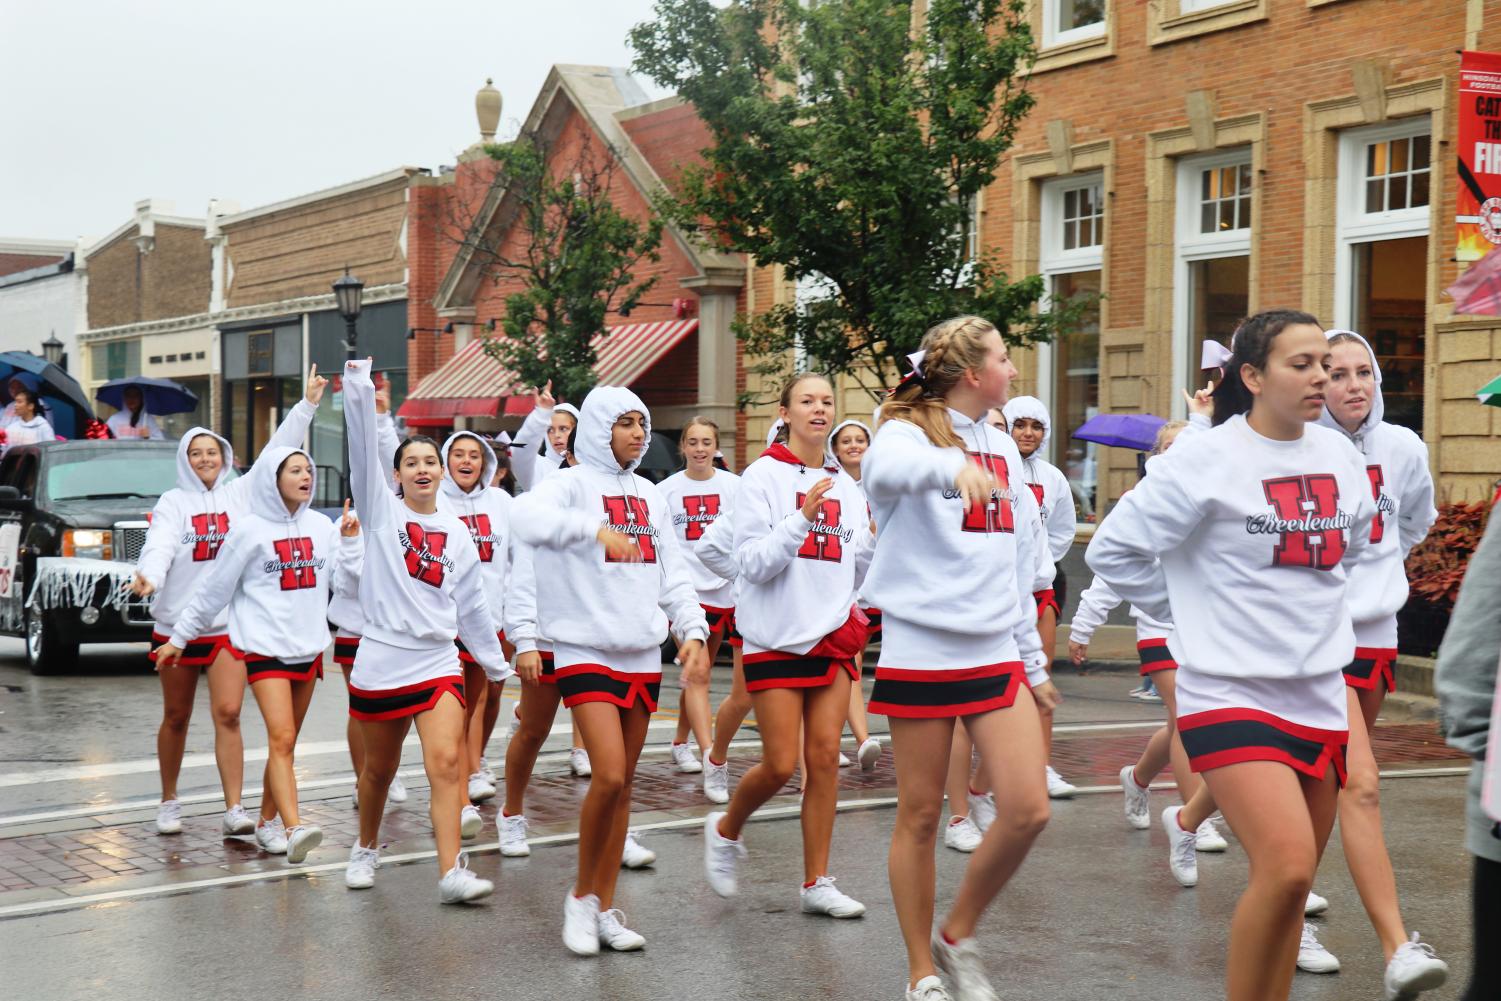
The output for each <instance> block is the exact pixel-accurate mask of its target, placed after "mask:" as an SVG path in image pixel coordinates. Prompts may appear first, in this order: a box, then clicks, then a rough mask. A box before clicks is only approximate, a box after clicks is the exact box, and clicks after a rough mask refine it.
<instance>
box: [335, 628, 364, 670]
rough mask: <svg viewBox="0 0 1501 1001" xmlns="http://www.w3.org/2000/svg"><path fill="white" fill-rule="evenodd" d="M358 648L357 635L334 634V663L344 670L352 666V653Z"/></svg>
mask: <svg viewBox="0 0 1501 1001" xmlns="http://www.w3.org/2000/svg"><path fill="white" fill-rule="evenodd" d="M359 649H360V638H359V637H358V636H335V637H334V663H335V664H338V665H339V666H340V667H342V668H344V670H346V671H347V670H349V669H350V668H351V667H353V666H354V655H355V653H356V652H358V651H359Z"/></svg>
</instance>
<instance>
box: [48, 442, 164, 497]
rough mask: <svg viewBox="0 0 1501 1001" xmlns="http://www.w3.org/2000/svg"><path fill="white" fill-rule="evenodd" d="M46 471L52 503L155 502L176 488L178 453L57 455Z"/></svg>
mask: <svg viewBox="0 0 1501 1001" xmlns="http://www.w3.org/2000/svg"><path fill="white" fill-rule="evenodd" d="M46 467H47V498H48V499H49V500H53V501H66V500H103V499H105V498H110V497H119V498H125V497H149V498H155V497H158V496H160V495H161V494H163V493H165V492H166V491H168V490H171V489H172V488H173V487H175V486H177V453H176V452H175V451H168V450H166V449H152V450H150V451H149V452H147V451H146V450H144V449H141V450H137V449H123V450H121V452H120V454H111V453H110V452H108V451H105V450H103V449H100V450H98V451H79V452H70V453H67V454H59V453H56V452H54V453H53V454H52V455H49V456H48V457H47V463H46Z"/></svg>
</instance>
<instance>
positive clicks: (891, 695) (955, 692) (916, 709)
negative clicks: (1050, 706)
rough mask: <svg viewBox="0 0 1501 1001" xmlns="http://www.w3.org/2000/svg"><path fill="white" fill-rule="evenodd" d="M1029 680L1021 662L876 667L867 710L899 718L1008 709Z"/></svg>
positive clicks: (945, 715) (950, 715)
mask: <svg viewBox="0 0 1501 1001" xmlns="http://www.w3.org/2000/svg"><path fill="white" fill-rule="evenodd" d="M1026 683H1027V672H1026V670H1025V668H1024V667H1023V666H1022V663H1021V661H1019V660H1018V661H1006V662H1003V663H1000V664H986V665H984V666H981V667H966V668H958V669H953V670H930V671H924V670H912V669H907V668H899V667H878V668H876V683H875V688H874V689H873V690H872V691H871V696H870V706H869V709H870V711H871V712H873V713H879V714H881V715H883V716H893V717H896V718H898V719H941V718H948V717H954V716H973V715H976V714H978V713H986V712H990V711H992V710H995V709H1006V708H1008V707H1010V706H1012V705H1014V704H1015V702H1016V697H1017V693H1019V692H1020V691H1021V689H1022V686H1023V685H1025V684H1026Z"/></svg>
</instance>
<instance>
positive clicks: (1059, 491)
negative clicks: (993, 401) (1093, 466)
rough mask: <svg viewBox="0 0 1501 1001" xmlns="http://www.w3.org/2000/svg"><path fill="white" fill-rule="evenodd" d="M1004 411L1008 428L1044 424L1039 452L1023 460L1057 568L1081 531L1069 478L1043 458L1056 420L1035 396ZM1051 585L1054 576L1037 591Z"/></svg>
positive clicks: (1008, 404) (1011, 402) (1020, 399)
mask: <svg viewBox="0 0 1501 1001" xmlns="http://www.w3.org/2000/svg"><path fill="white" fill-rule="evenodd" d="M1002 412H1003V413H1005V415H1006V426H1007V427H1011V426H1012V425H1013V424H1014V423H1015V422H1016V421H1017V419H1018V418H1023V417H1025V418H1027V419H1028V420H1034V421H1037V422H1038V423H1039V424H1041V425H1042V441H1041V442H1039V443H1038V445H1037V451H1035V452H1033V453H1032V454H1031V455H1029V456H1027V457H1026V458H1025V459H1023V460H1022V471H1023V475H1024V476H1025V477H1026V480H1027V484H1028V485H1029V486H1030V487H1031V488H1032V496H1033V497H1035V498H1036V499H1037V506H1038V508H1039V509H1040V510H1041V512H1042V523H1043V526H1044V527H1045V529H1046V531H1047V536H1048V554H1049V555H1050V556H1051V557H1052V560H1053V563H1054V565H1057V564H1058V563H1059V562H1061V561H1062V560H1063V558H1064V557H1065V556H1067V555H1068V550H1069V547H1070V546H1072V545H1073V544H1074V534H1075V532H1076V531H1077V530H1078V522H1077V519H1078V512H1077V511H1076V510H1075V508H1074V491H1073V488H1072V487H1070V486H1069V483H1068V477H1067V476H1065V475H1064V473H1063V470H1061V469H1059V468H1058V467H1057V466H1055V465H1053V464H1052V463H1051V462H1048V461H1047V460H1046V459H1044V458H1043V456H1044V455H1046V454H1047V447H1048V441H1049V440H1051V439H1052V437H1053V418H1052V416H1051V415H1050V414H1049V413H1048V408H1047V407H1045V406H1044V405H1043V403H1042V401H1041V400H1039V399H1038V398H1037V397H1035V396H1018V397H1016V399H1014V400H1008V401H1007V402H1006V406H1005V407H1003V408H1002ZM1012 441H1013V442H1014V441H1015V439H1012ZM1018 454H1020V453H1018ZM1052 586H1053V577H1052V576H1051V575H1049V577H1048V579H1047V583H1046V584H1043V585H1042V586H1040V587H1039V588H1038V590H1042V589H1043V588H1047V587H1052Z"/></svg>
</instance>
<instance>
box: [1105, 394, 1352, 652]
mask: <svg viewBox="0 0 1501 1001" xmlns="http://www.w3.org/2000/svg"><path fill="white" fill-rule="evenodd" d="M1375 512H1376V506H1375V504H1374V503H1373V502H1372V500H1371V488H1370V480H1369V479H1368V478H1367V476H1366V471H1365V466H1364V464H1363V462H1362V461H1361V456H1360V454H1359V453H1358V452H1356V451H1355V449H1354V447H1353V446H1351V444H1350V442H1349V441H1348V440H1347V439H1345V438H1343V437H1342V436H1341V435H1339V434H1336V433H1335V432H1333V431H1330V430H1329V429H1328V428H1323V427H1319V426H1318V425H1316V424H1310V425H1308V426H1307V427H1306V428H1305V429H1304V433H1303V435H1302V437H1300V438H1298V439H1297V440H1295V441H1280V440H1275V439H1271V438H1266V437H1263V436H1262V435H1260V434H1258V433H1257V432H1256V431H1255V430H1254V429H1253V428H1252V427H1251V426H1250V424H1249V423H1248V422H1247V421H1246V419H1245V417H1244V416H1243V415H1237V416H1235V417H1232V418H1231V419H1230V420H1228V421H1226V422H1225V423H1224V424H1221V425H1219V426H1218V427H1215V428H1212V429H1210V430H1208V431H1203V432H1200V433H1196V434H1193V435H1191V436H1190V435H1187V434H1184V435H1180V436H1179V438H1178V440H1177V441H1176V442H1175V443H1174V444H1173V447H1172V448H1171V449H1169V450H1168V451H1167V452H1164V453H1163V454H1162V455H1158V456H1154V457H1153V458H1152V459H1151V461H1150V463H1149V466H1148V472H1147V475H1146V477H1144V478H1143V479H1142V481H1141V482H1140V483H1139V484H1137V485H1136V486H1135V487H1134V488H1132V489H1131V490H1129V491H1127V492H1126V494H1125V495H1124V496H1123V497H1121V499H1120V502H1119V503H1118V504H1117V505H1116V506H1115V509H1114V510H1113V511H1111V513H1110V516H1109V517H1108V518H1106V519H1105V520H1104V521H1102V522H1100V525H1099V527H1098V528H1097V529H1096V530H1095V534H1094V538H1093V540H1091V541H1090V543H1089V549H1088V550H1087V552H1086V553H1085V558H1086V559H1087V560H1088V562H1089V566H1090V569H1091V570H1093V571H1094V572H1095V575H1096V576H1097V577H1099V578H1101V579H1103V580H1104V581H1105V582H1106V583H1107V584H1108V585H1109V586H1110V588H1111V589H1112V590H1113V591H1115V593H1116V594H1118V595H1120V596H1121V598H1122V599H1123V600H1125V601H1128V602H1130V603H1131V604H1132V605H1135V606H1136V608H1138V609H1139V610H1140V611H1141V612H1142V613H1144V614H1146V615H1148V616H1150V617H1151V618H1152V619H1154V620H1155V621H1157V622H1163V623H1167V622H1171V623H1172V624H1173V626H1174V629H1175V632H1174V633H1173V636H1172V638H1171V639H1170V640H1169V641H1168V647H1169V649H1170V650H1171V651H1172V654H1173V659H1174V660H1176V661H1177V662H1178V663H1179V664H1180V665H1182V666H1184V667H1188V668H1192V669H1193V670H1195V671H1199V672H1202V673H1204V674H1211V675H1222V676H1227V677H1234V678H1256V679H1287V678H1312V677H1316V676H1318V675H1327V674H1328V673H1330V672H1337V671H1340V670H1341V669H1342V668H1344V666H1345V665H1346V664H1348V663H1349V662H1350V659H1351V657H1352V655H1353V654H1354V652H1355V645H1356V644H1355V631H1354V629H1353V628H1351V625H1350V610H1349V605H1348V601H1347V597H1346V592H1347V588H1346V581H1347V580H1348V575H1349V571H1350V568H1351V567H1352V566H1354V565H1355V563H1356V562H1358V560H1359V559H1360V556H1361V553H1362V551H1363V550H1364V549H1365V548H1366V547H1367V546H1368V545H1369V540H1370V534H1371V519H1372V517H1373V516H1374V515H1375Z"/></svg>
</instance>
